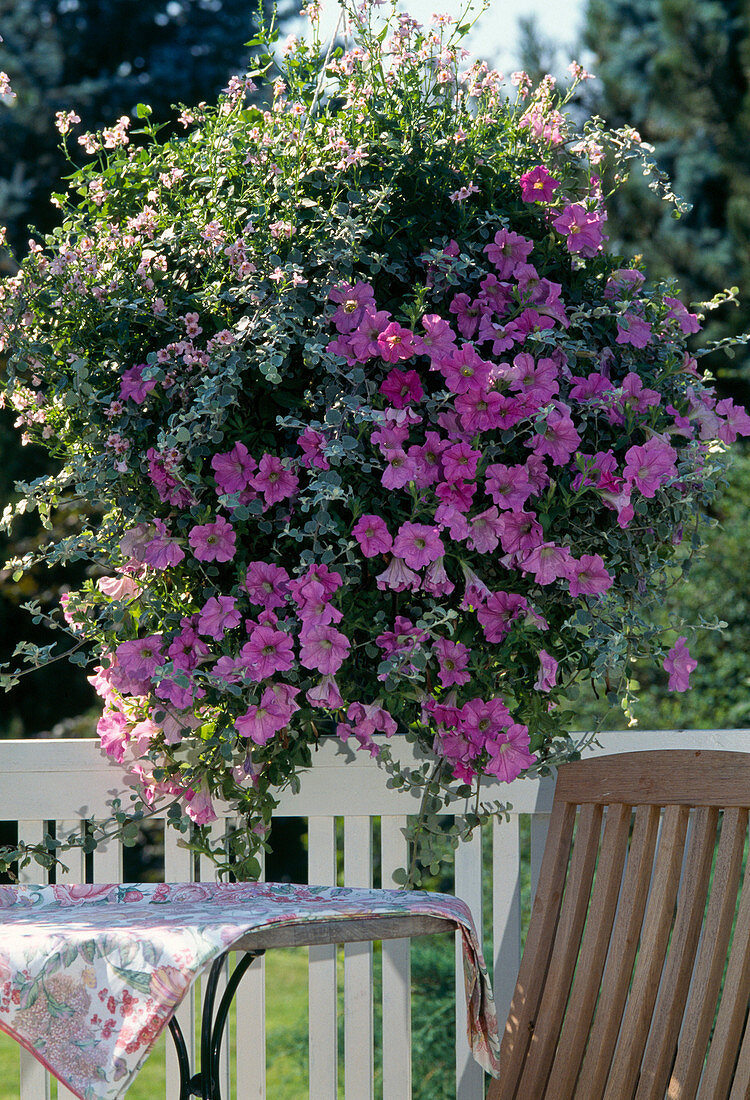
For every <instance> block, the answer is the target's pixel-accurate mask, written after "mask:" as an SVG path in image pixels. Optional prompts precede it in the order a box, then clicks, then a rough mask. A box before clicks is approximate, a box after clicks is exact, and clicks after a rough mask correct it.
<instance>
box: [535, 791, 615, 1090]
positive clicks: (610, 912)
mask: <svg viewBox="0 0 750 1100" xmlns="http://www.w3.org/2000/svg"><path fill="white" fill-rule="evenodd" d="M631 819H632V811H631V808H630V806H611V807H610V808H609V810H608V812H607V820H606V822H605V825H604V836H603V838H602V844H601V849H600V853H599V863H598V865H597V869H596V877H595V879H594V889H593V891H592V894H591V907H590V910H589V915H588V920H587V922H586V929H585V931H584V934H583V942H582V943H581V951H580V955H579V958H578V969H577V970H576V974H575V979H574V981H573V989H572V992H571V994H570V1001H569V1003H568V1009H567V1012H566V1014H565V1023H564V1024H563V1029H562V1033H561V1035H560V1041H559V1043H558V1045H557V1053H556V1055H555V1060H554V1062H553V1064H552V1071H551V1073H550V1077H549V1081H550V1085H549V1087H550V1088H553V1087H554V1095H555V1098H556V1100H570V1098H571V1097H572V1096H573V1091H574V1089H575V1085H576V1079H577V1077H578V1071H579V1069H580V1067H581V1061H582V1059H583V1054H584V1051H585V1049H586V1041H587V1039H588V1037H589V1028H590V1027H591V1020H592V1018H593V1015H594V1008H595V1006H596V999H597V997H598V995H599V987H600V985H601V980H602V972H603V971H604V963H605V961H606V958H607V948H608V947H609V941H610V937H611V935H612V926H613V924H614V920H615V912H616V911H617V899H618V897H619V894H620V886H621V884H622V872H623V868H624V866H625V855H626V852H627V846H628V834H629V832H630V824H631Z"/></svg>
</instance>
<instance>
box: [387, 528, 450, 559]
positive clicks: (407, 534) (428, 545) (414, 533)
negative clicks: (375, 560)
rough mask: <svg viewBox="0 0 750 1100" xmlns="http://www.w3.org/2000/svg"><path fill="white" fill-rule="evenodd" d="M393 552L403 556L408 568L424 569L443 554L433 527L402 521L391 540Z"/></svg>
mask: <svg viewBox="0 0 750 1100" xmlns="http://www.w3.org/2000/svg"><path fill="white" fill-rule="evenodd" d="M393 553H394V554H395V555H396V556H397V557H399V558H403V560H404V561H405V562H406V564H407V565H408V566H409V568H410V569H424V567H425V566H426V565H429V564H430V562H433V561H437V559H438V558H442V557H443V555H444V554H445V547H444V546H443V543H442V540H441V538H440V535H439V534H438V532H437V530H436V528H435V527H430V526H429V525H428V524H425V523H409V522H406V523H402V524H401V527H400V528H399V530H398V534H397V535H396V538H395V539H394V540H393Z"/></svg>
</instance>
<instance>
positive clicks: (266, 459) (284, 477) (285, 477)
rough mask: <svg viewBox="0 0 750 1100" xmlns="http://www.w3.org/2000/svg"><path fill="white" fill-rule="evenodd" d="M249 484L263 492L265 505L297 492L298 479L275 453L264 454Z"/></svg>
mask: <svg viewBox="0 0 750 1100" xmlns="http://www.w3.org/2000/svg"><path fill="white" fill-rule="evenodd" d="M250 484H251V485H252V487H253V488H254V489H257V490H258V492H259V493H262V494H263V498H264V500H265V502H266V506H267V507H270V506H271V505H272V504H278V503H279V502H280V501H282V500H286V499H287V497H292V496H294V494H295V493H296V492H297V488H298V486H299V479H298V478H297V476H296V475H295V474H293V473H292V472H291V470H288V469H287V468H286V466H284V463H283V462H282V460H281V459H280V458H279V457H278V456H277V455H271V454H264V455H263V457H262V458H261V460H260V462H259V463H258V470H257V472H256V473H255V474H254V475H253V477H252V478H251V480H250Z"/></svg>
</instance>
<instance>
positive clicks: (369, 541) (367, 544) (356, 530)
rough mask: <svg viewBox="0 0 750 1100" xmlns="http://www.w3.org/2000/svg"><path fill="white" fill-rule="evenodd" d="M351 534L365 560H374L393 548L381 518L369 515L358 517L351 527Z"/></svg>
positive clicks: (385, 525)
mask: <svg viewBox="0 0 750 1100" xmlns="http://www.w3.org/2000/svg"><path fill="white" fill-rule="evenodd" d="M352 534H353V535H354V537H355V539H356V540H357V542H358V543H359V548H360V550H361V551H362V553H363V554H364V556H365V557H366V558H374V557H377V555H378V554H388V553H390V551H391V548H392V546H393V539H392V538H391V535H390V532H389V531H388V526H387V524H386V522H385V520H384V519H383V518H382V516H375V515H371V514H370V513H368V514H367V515H364V516H360V517H359V519H358V520H357V522H356V523H355V524H354V527H352Z"/></svg>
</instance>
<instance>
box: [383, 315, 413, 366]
mask: <svg viewBox="0 0 750 1100" xmlns="http://www.w3.org/2000/svg"><path fill="white" fill-rule="evenodd" d="M417 346H418V345H417V342H416V340H415V339H414V333H413V332H412V331H411V329H408V328H404V326H403V325H400V324H399V323H398V321H391V323H390V324H389V325H386V327H385V328H384V329H383V331H382V332H381V333H380V335H379V336H378V354H379V355H380V357H381V359H384V360H385V362H386V363H398V362H399V361H400V360H402V359H413V357H414V356H415V355H416V354H417Z"/></svg>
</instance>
